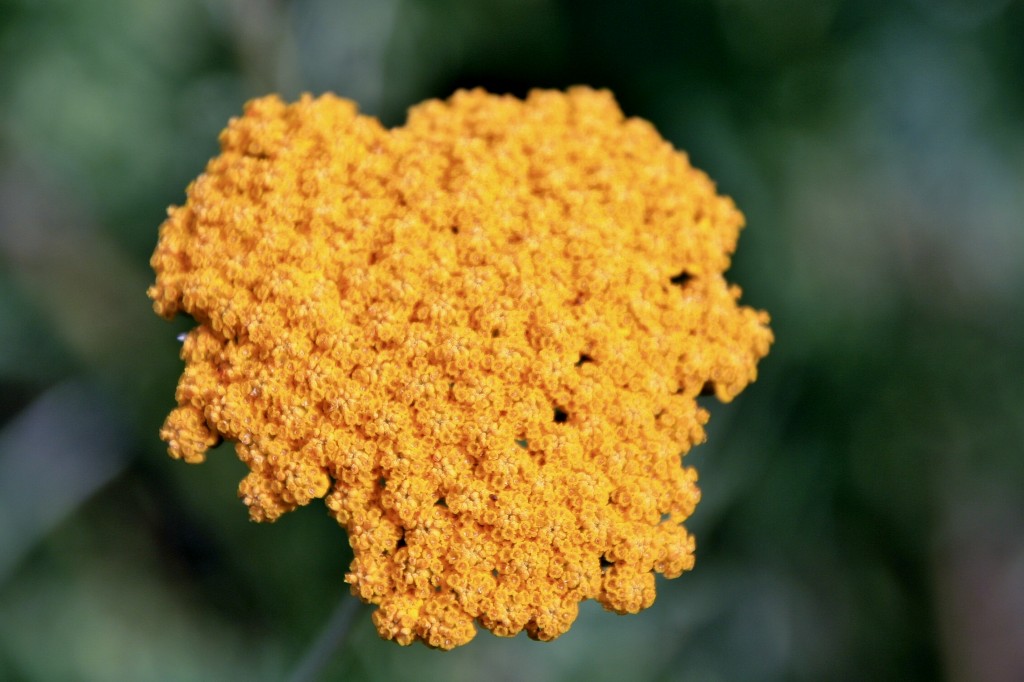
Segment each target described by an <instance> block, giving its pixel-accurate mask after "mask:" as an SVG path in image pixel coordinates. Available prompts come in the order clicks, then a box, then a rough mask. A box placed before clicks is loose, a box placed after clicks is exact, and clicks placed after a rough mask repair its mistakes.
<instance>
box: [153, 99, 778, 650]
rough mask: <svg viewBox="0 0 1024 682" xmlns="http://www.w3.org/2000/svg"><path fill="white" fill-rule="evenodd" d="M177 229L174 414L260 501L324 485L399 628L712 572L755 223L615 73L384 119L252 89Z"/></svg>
mask: <svg viewBox="0 0 1024 682" xmlns="http://www.w3.org/2000/svg"><path fill="white" fill-rule="evenodd" d="M220 143H221V149H222V152H221V154H220V155H219V156H217V157H216V158H214V159H212V160H211V161H210V163H209V165H208V166H207V168H206V171H205V172H204V173H203V174H202V175H201V176H200V177H199V178H198V179H196V180H195V181H194V182H193V183H192V184H191V185H190V186H189V188H188V192H187V198H188V200H187V202H186V203H185V205H184V206H181V207H174V208H171V209H170V210H169V216H168V218H167V220H166V221H165V222H164V224H163V225H162V226H161V228H160V238H159V243H158V245H157V248H156V252H155V253H154V254H153V258H152V261H151V263H152V266H153V269H154V270H155V271H156V283H155V284H154V285H153V286H152V287H150V289H149V292H148V293H149V296H150V298H152V299H153V302H154V308H155V310H156V312H157V313H158V314H160V315H162V316H163V317H166V318H171V317H173V316H174V315H175V314H177V313H179V312H181V313H186V314H188V315H190V316H192V317H193V318H194V319H195V321H196V326H195V327H194V328H193V329H192V330H191V331H190V332H189V334H188V335H187V338H186V339H185V342H184V344H183V347H182V358H183V359H184V361H185V370H184V373H183V375H182V377H181V380H180V382H179V384H178V389H177V394H176V399H177V403H178V407H177V408H176V409H175V410H174V411H172V412H171V414H170V415H169V416H168V417H167V421H166V423H165V424H164V427H163V430H162V431H161V436H162V438H163V439H164V440H165V441H166V442H167V443H168V445H169V448H170V454H171V455H172V456H173V457H176V458H181V459H184V460H185V461H187V462H200V461H202V460H203V459H204V455H205V452H206V451H207V449H208V448H210V447H212V446H213V445H214V444H215V443H217V442H218V441H219V440H220V439H224V440H227V441H231V442H233V443H234V444H235V449H236V452H237V453H238V456H239V458H240V459H241V460H242V461H243V462H244V463H245V464H246V466H248V468H249V471H250V473H249V474H248V475H247V476H246V477H245V479H244V480H243V481H242V483H241V485H240V487H239V495H240V496H241V497H242V499H243V500H244V501H245V504H246V505H248V508H249V513H250V515H251V517H252V518H253V519H254V520H257V521H272V520H274V519H276V518H278V517H279V516H280V515H281V514H283V513H285V512H287V511H289V510H291V509H294V508H295V507H296V506H299V505H305V504H308V503H309V502H311V501H312V500H314V499H318V498H319V499H323V500H324V501H325V503H326V505H327V507H328V509H329V510H330V512H331V514H332V515H333V516H334V517H335V518H336V519H337V521H338V523H339V524H341V525H342V526H343V527H344V528H345V529H346V530H347V532H348V536H349V542H350V544H351V546H352V549H353V551H354V555H355V558H354V560H353V562H352V565H351V567H350V570H349V572H348V574H347V575H346V578H345V579H346V581H347V582H348V583H350V584H351V588H352V591H353V593H354V594H356V595H357V596H358V597H359V598H361V599H362V600H364V601H366V602H369V603H371V604H375V605H377V606H378V607H379V608H378V609H377V610H376V611H375V613H374V616H373V620H374V623H375V624H376V626H377V629H378V631H379V632H380V634H381V636H383V637H385V638H388V639H394V640H395V641H397V642H399V643H401V644H408V643H410V642H412V641H415V640H421V641H423V642H425V643H427V644H429V645H430V646H434V647H440V648H443V649H450V648H452V647H455V646H458V645H461V644H465V643H466V642H468V641H469V640H470V639H472V638H473V636H474V635H475V634H476V627H475V625H474V623H479V624H480V625H482V626H483V627H485V628H487V629H489V630H491V631H492V632H494V633H495V634H498V635H502V636H512V635H515V634H517V633H518V632H521V631H522V630H526V631H527V632H528V633H529V635H530V636H531V637H534V638H536V639H541V640H550V639H553V638H555V637H557V636H558V635H560V634H562V633H564V632H565V631H566V630H568V629H569V627H570V626H571V624H572V623H573V620H574V619H575V618H576V615H577V609H578V605H579V602H580V601H582V600H584V599H596V600H598V601H599V602H600V603H601V604H603V605H604V606H605V607H606V608H607V609H610V610H612V611H615V612H618V613H635V612H637V611H640V610H641V609H644V608H647V607H648V606H650V605H651V604H652V603H653V602H654V597H655V580H654V577H655V574H656V573H660V574H663V575H664V576H665V577H668V578H674V577H676V576H679V575H680V574H681V573H683V572H684V571H686V570H689V569H690V568H691V567H692V566H693V561H694V555H693V552H694V541H693V538H692V537H691V536H690V535H689V534H688V533H687V531H686V530H685V529H684V527H683V525H682V523H683V521H685V520H686V519H687V517H689V516H690V514H691V513H692V512H693V510H694V507H695V505H696V504H697V501H698V499H699V497H700V492H699V490H698V489H697V486H696V479H697V475H696V472H694V471H693V469H691V468H686V467H683V466H682V465H681V459H680V458H681V456H682V455H683V454H685V453H686V452H687V451H688V450H689V449H690V447H691V446H693V445H695V444H698V443H700V442H702V441H703V440H704V438H705V435H704V424H705V423H706V422H707V420H708V414H707V412H706V410H704V409H703V408H701V407H699V406H698V404H697V397H698V395H700V394H702V392H703V393H707V392H713V393H714V395H716V396H717V397H718V398H719V399H720V400H723V401H728V400H731V399H732V398H733V397H734V396H735V395H736V394H738V393H739V392H740V391H741V390H742V389H743V388H744V387H745V386H746V385H747V384H748V383H750V382H751V381H753V380H754V379H755V377H756V365H757V362H758V360H760V359H761V358H762V357H763V356H764V355H765V354H767V352H768V348H769V345H770V344H771V342H772V333H771V331H770V330H769V328H768V326H767V323H768V316H767V314H766V313H764V312H759V311H756V310H753V309H750V308H746V307H742V306H740V305H738V299H739V296H740V292H739V289H738V288H737V287H735V286H731V285H729V284H728V283H727V282H726V280H725V278H724V277H723V272H724V271H725V270H726V269H727V268H728V266H729V262H730V257H731V255H732V253H733V251H734V249H735V247H736V241H737V237H738V235H739V231H740V228H741V227H742V224H743V216H742V215H741V214H740V212H739V211H738V210H737V209H736V207H735V205H734V204H733V202H732V201H731V200H730V199H728V198H725V197H722V196H719V195H718V194H717V193H716V191H715V187H714V184H713V183H712V182H711V180H709V179H708V177H707V176H706V175H705V174H704V173H702V172H700V171H698V170H695V169H694V168H692V167H691V166H690V164H689V162H688V160H687V157H686V156H685V155H684V154H682V153H680V152H678V151H676V150H675V149H673V148H672V146H671V145H670V144H669V143H667V142H666V141H664V140H663V139H662V138H661V137H660V136H659V135H658V133H657V132H656V131H655V129H654V128H653V127H652V126H651V125H650V124H649V123H647V122H645V121H642V120H639V119H635V118H625V117H624V116H623V114H622V113H621V111H620V110H619V107H618V105H617V104H616V103H615V101H614V99H613V98H612V96H611V94H609V93H608V92H604V91H594V90H590V89H587V88H574V89H571V90H569V91H568V92H565V93H563V92H555V91H534V92H532V93H531V94H530V95H529V97H528V98H526V99H525V100H519V99H516V98H514V97H510V96H494V95H490V94H487V93H486V92H484V91H482V90H473V91H460V92H457V93H456V94H455V95H454V96H452V97H451V98H450V99H449V100H448V101H436V100H434V101H428V102H425V103H423V104H420V105H418V106H416V107H414V108H413V109H411V110H410V112H409V118H408V122H407V123H406V125H404V126H403V127H400V128H395V129H392V130H386V129H384V128H383V127H382V126H381V125H380V124H379V123H378V122H377V120H376V119H374V118H370V117H367V116H361V115H359V114H358V113H357V110H356V106H355V105H354V104H353V103H352V102H349V101H347V100H343V99H339V98H337V97H334V96H332V95H324V96H322V97H318V98H313V97H310V96H308V95H307V96H304V97H302V98H301V99H300V100H299V101H298V102H296V103H294V104H290V105H289V104H285V103H284V102H282V101H281V100H280V99H278V98H277V97H276V96H270V97H264V98H262V99H257V100H253V101H251V102H249V103H248V104H247V105H246V107H245V112H244V115H243V116H241V117H239V118H236V119H233V120H232V121H231V122H230V124H229V125H228V127H227V129H226V130H225V131H224V132H223V133H222V134H221V137H220Z"/></svg>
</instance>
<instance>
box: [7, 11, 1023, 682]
mask: <svg viewBox="0 0 1024 682" xmlns="http://www.w3.org/2000/svg"><path fill="white" fill-rule="evenodd" d="M1022 36H1024V6H1022V3H1021V2H1013V1H1010V0H677V1H675V2H668V1H665V2H656V1H654V0H635V1H633V2H628V3H627V2H616V1H612V0H588V1H583V0H579V1H569V0H562V1H558V0H482V1H472V0H437V1H430V0H375V1H373V2H343V1H334V0H297V1H295V2H273V1H271V0H226V1H219V0H183V1H180V2H162V1H159V0H90V1H88V2H83V1H81V0H0V679H4V680H104V681H106V680H235V679H239V680H241V679H245V680H278V679H286V678H287V677H288V676H289V675H290V674H293V673H294V672H295V671H296V669H297V666H299V665H300V662H301V661H302V660H303V657H304V656H307V654H308V652H309V650H310V647H312V646H313V645H314V643H315V642H316V641H317V638H318V637H319V636H321V635H322V634H323V631H324V628H325V624H326V623H328V622H329V620H330V618H331V614H332V613H334V612H335V609H336V606H337V605H338V604H339V603H341V602H342V600H343V599H344V598H345V595H346V594H347V589H346V586H345V585H344V583H343V581H342V580H343V575H344V572H345V570H346V566H347V563H348V560H349V557H350V554H349V549H348V546H347V542H346V538H345V535H344V532H343V531H342V530H341V529H339V528H338V527H337V526H336V525H335V524H334V523H333V521H331V520H330V519H329V518H328V516H327V515H326V514H325V513H324V511H323V508H322V507H318V506H317V505H311V506H310V507H307V508H304V509H301V510H299V511H297V512H295V513H292V514H289V515H287V516H286V517H284V518H283V519H281V520H280V521H279V522H277V523H276V524H273V525H255V524H250V523H249V522H248V521H247V517H246V510H245V508H244V506H243V505H242V504H241V502H239V501H238V500H237V498H236V496H235V487H236V484H237V481H238V480H239V479H240V478H241V476H242V474H243V467H242V465H241V464H240V463H239V462H238V461H237V460H236V459H235V458H234V455H233V453H232V451H231V449H230V448H229V447H228V448H224V447H222V448H220V449H219V450H218V451H216V452H214V453H213V454H212V456H211V457H210V461H208V462H207V463H206V464H204V465H203V466H201V467H190V466H186V465H184V464H181V463H178V462H174V461H172V460H170V459H169V458H167V457H166V456H165V454H164V452H165V451H164V446H163V444H162V443H161V442H160V441H159V440H158V438H157V430H158V428H159V425H160V423H161V421H162V419H163V416H164V414H165V413H166V412H167V411H168V410H169V409H170V408H171V407H172V405H173V392H174V385H175V383H176V379H177V375H178V374H179V373H180V370H181V363H180V360H179V359H178V356H177V353H178V342H177V341H176V340H175V336H176V334H178V333H179V332H180V331H182V330H184V329H185V328H186V327H187V325H188V322H187V321H185V320H180V321H178V322H176V323H170V324H169V323H167V322H165V321H162V320H160V319H158V318H157V317H156V316H155V315H153V314H152V312H151V309H150V305H149V302H148V300H147V299H146V297H145V289H146V286H147V284H148V283H149V281H150V279H151V276H152V275H151V273H150V271H149V267H148V258H149V255H150V253H151V252H152V249H153V246H154V244H155V242H156V236H157V226H158V225H159V224H160V222H161V221H162V219H163V216H164V210H165V208H166V207H167V206H168V205H169V204H173V203H180V202H182V201H183V199H184V188H185V186H186V184H187V183H188V182H189V181H190V180H191V179H192V178H194V177H195V176H196V175H197V174H199V173H200V172H201V171H202V169H203V166H204V164H205V162H206V160H207V159H208V158H210V157H211V156H213V155H215V154H216V153H217V145H216V139H217V133H218V132H219V130H220V129H221V128H222V127H223V126H224V124H225V123H226V121H227V120H228V118H229V117H230V116H233V115H236V114H237V113H239V112H240V110H241V107H242V104H243V102H244V101H245V100H246V99H248V98H250V97H254V96H258V95H261V94H264V93H267V92H270V91H276V92H280V93H282V94H283V95H284V96H286V97H288V98H294V97H296V96H297V95H298V94H299V93H301V92H303V91H312V92H315V93H319V92H322V91H325V90H331V91H334V92H336V93H338V94H340V95H342V96H345V97H349V98H352V99H355V100H356V101H358V102H359V103H360V106H361V108H362V110H363V111H365V112H367V113H370V114H374V115H377V116H379V117H380V118H381V119H382V120H383V121H384V122H385V123H386V124H389V125H399V124H401V122H402V121H403V119H404V115H405V110H406V108H407V107H408V106H410V105H412V104H414V103H416V102H418V101H420V100H423V99H426V98H429V97H446V96H447V95H449V94H450V93H451V92H452V91H453V90H454V89H456V88H458V87H465V86H476V85H483V86H485V87H487V88H488V89H490V90H493V91H499V92H512V93H516V94H519V95H522V94H525V93H526V92H527V91H528V89H530V88H531V87H538V86H544V87H566V86H568V85H572V84H580V83H582V84H589V85H592V86H596V87H607V88H610V89H611V90H612V91H613V92H614V93H615V94H616V96H617V98H618V99H619V101H620V103H621V105H622V107H623V109H624V110H625V111H626V113H627V114H630V115H636V116H641V117H643V118H646V119H649V120H651V121H652V122H653V123H654V124H655V125H656V126H657V128H658V129H659V130H660V131H661V133H662V134H663V135H664V136H665V137H666V138H667V139H669V140H671V141H672V142H673V143H674V144H675V145H676V146H677V147H678V148H680V149H684V150H686V151H687V152H688V153H689V154H690V156H691V159H692V161H693V163H694V164H695V165H697V166H698V167H700V168H702V169H704V170H706V171H707V172H708V173H709V174H710V175H711V176H712V177H713V178H715V179H716V180H717V182H718V185H719V188H720V190H721V191H722V192H724V193H727V194H729V195H731V196H733V197H734V198H735V199H736V201H737V203H738V204H739V206H740V207H741V208H742V209H743V210H744V212H745V213H746V215H747V221H748V228H747V229H746V230H745V231H744V233H743V235H742V237H741V240H740V248H739V251H738V253H737V256H736V259H735V262H734V267H733V268H732V270H731V271H730V273H729V277H730V279H731V280H732V281H734V282H737V283H739V284H740V285H742V286H743V288H744V290H745V296H744V302H745V303H747V304H750V305H753V306H756V307H760V308H765V309H767V310H769V311H770V312H771V314H772V316H773V327H774V329H775V331H776V335H777V339H778V341H777V343H776V345H775V347H774V348H773V351H772V353H771V355H770V356H769V357H768V358H767V359H766V360H765V361H764V362H763V363H762V365H761V376H760V378H759V380H758V382H757V383H756V384H754V385H752V386H751V387H749V388H748V389H747V391H746V392H745V393H744V394H743V395H742V396H740V398H739V399H737V400H736V401H735V402H733V403H732V404H730V405H718V404H715V405H713V406H712V407H711V410H712V419H711V424H710V434H709V435H710V438H709V442H708V443H707V444H705V445H703V446H701V447H699V448H697V449H695V450H694V451H692V452H691V454H690V455H688V458H687V460H688V462H689V463H690V464H693V465H695V466H697V467H698V468H699V470H700V473H701V481H702V489H703V491H704V498H703V501H702V502H701V504H700V506H699V507H698V509H697V512H696V514H695V516H694V517H693V519H692V521H691V522H690V523H689V524H688V526H689V528H690V529H691V530H692V531H693V532H694V533H695V534H696V536H697V539H698V560H697V566H696V568H695V570H694V571H693V572H691V573H688V574H686V575H684V576H683V577H681V578H679V579H678V580H674V581H664V580H661V581H659V587H658V590H659V591H658V600H657V602H656V603H655V605H654V606H653V607H652V608H650V609H649V610H647V611H645V612H644V613H642V614H641V615H637V616H629V617H619V616H615V615H613V614H610V613H606V612H603V611H602V610H601V609H600V608H599V607H596V606H595V605H594V604H592V603H591V604H589V605H586V606H585V608H583V609H582V611H581V614H580V618H579V620H578V622H577V623H576V625H575V626H574V627H573V629H572V630H571V631H570V632H569V633H568V634H566V635H564V636H563V637H562V638H560V639H559V640H558V641H556V642H554V643H550V644H540V643H535V642H532V641H530V640H528V639H527V638H526V637H525V636H520V637H518V638H515V639H512V640H503V639H499V638H496V637H494V636H492V635H490V634H489V633H487V632H482V633H481V634H480V635H478V637H477V638H476V640H474V641H473V642H472V643H471V644H470V645H468V646H466V647H464V648H462V649H459V650H456V651H453V652H448V653H442V652H437V651H431V650H429V649H427V648H426V647H423V646H419V645H417V646H413V647H409V648H402V647H398V646H396V645H394V644H392V643H386V642H381V641H379V640H378V639H377V636H376V633H375V631H374V629H373V627H372V625H371V622H370V619H369V614H368V612H367V611H363V612H361V613H359V614H357V617H356V619H355V621H354V622H353V626H352V630H351V632H350V635H349V638H348V639H347V641H346V642H345V643H344V645H343V646H342V648H341V650H340V651H338V652H337V653H336V655H334V656H333V657H331V659H330V661H329V662H328V663H327V665H326V667H325V669H324V670H323V674H324V678H325V679H346V680H397V679H418V680H445V681H446V682H458V681H461V680H480V679H487V680H496V681H500V680H519V679H530V680H541V681H544V680H621V679H630V680H699V681H712V682H713V681H717V680H730V681H731V680H826V679H830V680H839V679H849V680H862V679H872V680H936V679H948V680H965V681H975V680H977V681H983V682H985V681H996V680H1006V681H1008V682H1009V681H1011V680H1021V679H1024V305H1022V304H1021V300H1022V295H1024V39H1022Z"/></svg>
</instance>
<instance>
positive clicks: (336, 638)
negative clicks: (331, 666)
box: [288, 593, 363, 682]
mask: <svg viewBox="0 0 1024 682" xmlns="http://www.w3.org/2000/svg"><path fill="white" fill-rule="evenodd" d="M362 604H363V603H362V602H361V601H359V599H357V598H356V597H354V596H352V595H351V594H348V593H346V594H345V595H344V596H343V597H342V598H341V602H340V603H339V604H338V606H337V607H335V609H334V612H333V613H332V614H331V617H330V618H329V619H328V621H327V623H326V624H324V627H323V630H321V631H320V636H319V637H317V638H316V641H314V642H313V643H312V644H311V645H310V647H309V648H308V649H307V650H306V653H305V655H303V657H302V659H301V660H300V661H299V663H298V665H296V666H295V668H294V670H293V671H292V674H291V675H290V676H289V677H288V680H289V682H312V681H313V680H316V679H319V676H320V673H322V672H323V669H324V667H325V666H326V665H327V664H328V663H329V662H330V660H331V658H332V657H333V656H334V654H335V653H337V652H338V651H340V650H341V648H342V647H343V646H344V644H345V640H346V639H348V634H349V632H350V631H351V630H352V621H353V620H354V619H355V616H356V614H357V613H358V612H359V611H360V607H361V606H362Z"/></svg>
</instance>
